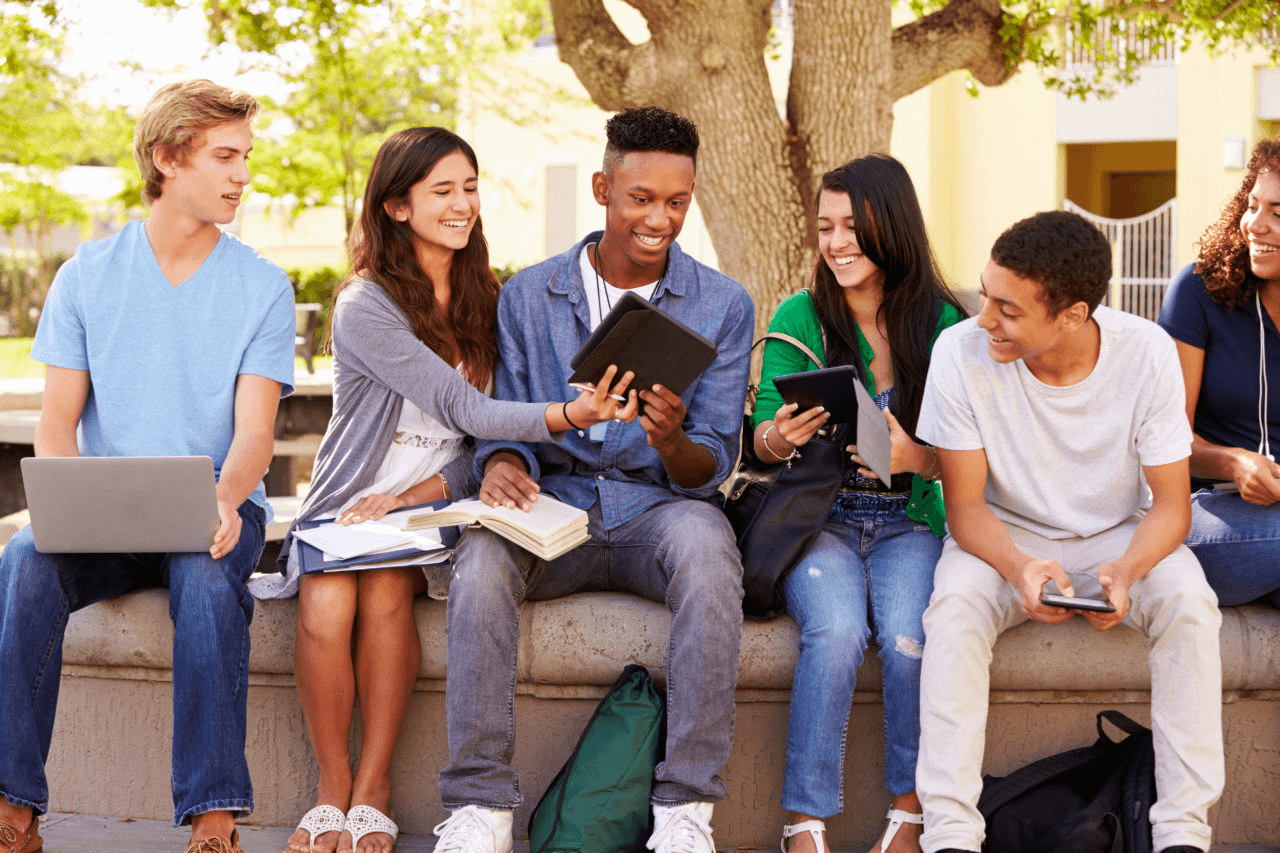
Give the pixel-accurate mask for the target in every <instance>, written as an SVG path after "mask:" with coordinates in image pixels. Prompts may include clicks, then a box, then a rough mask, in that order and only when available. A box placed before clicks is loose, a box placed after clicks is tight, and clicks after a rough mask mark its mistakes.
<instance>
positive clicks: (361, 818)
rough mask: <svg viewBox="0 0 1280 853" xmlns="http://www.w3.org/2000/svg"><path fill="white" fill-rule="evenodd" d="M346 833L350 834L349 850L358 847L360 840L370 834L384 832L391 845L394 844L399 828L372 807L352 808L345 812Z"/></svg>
mask: <svg viewBox="0 0 1280 853" xmlns="http://www.w3.org/2000/svg"><path fill="white" fill-rule="evenodd" d="M346 830H347V832H349V833H351V849H352V850H355V849H356V848H357V847H358V846H359V845H360V839H361V838H364V837H365V836H366V835H368V834H369V833H371V832H385V833H386V834H387V835H390V836H391V843H392V844H395V843H396V836H397V835H399V834H400V827H398V826H396V825H395V821H393V820H392V819H391V818H389V817H387V816H386V815H384V814H383V813H382V812H380V811H378V810H377V809H375V808H374V807H373V806H352V807H351V811H349V812H347V825H346Z"/></svg>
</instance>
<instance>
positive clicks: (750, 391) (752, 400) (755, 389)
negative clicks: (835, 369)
mask: <svg viewBox="0 0 1280 853" xmlns="http://www.w3.org/2000/svg"><path fill="white" fill-rule="evenodd" d="M768 340H775V341H782V342H783V343H787V344H791V345H792V346H793V347H795V348H796V349H798V350H800V352H802V353H804V354H805V356H807V357H808V359H809V360H810V361H812V362H813V363H814V364H815V365H816V366H817V368H818V369H819V370H821V369H822V368H823V367H825V366H826V365H824V364H823V363H822V360H821V359H820V358H818V357H817V356H816V355H814V354H813V350H811V349H809V347H807V346H805V344H804V342H803V341H801V340H800V339H799V338H793V337H792V336H791V335H788V334H787V333H786V332H765V333H764V334H763V335H761V336H760V337H759V338H757V339H756V342H755V343H753V344H752V345H751V352H755V349H756V347H758V346H760V345H761V344H762V343H764V342H765V341H768ZM747 357H748V358H750V357H751V356H750V355H748V356H747ZM759 393H760V383H759V382H752V383H750V384H749V385H747V401H746V414H745V415H743V421H744V423H745V422H746V419H747V418H750V417H751V412H754V411H755V410H756V395H757V394H759ZM747 431H748V432H750V427H748V428H747Z"/></svg>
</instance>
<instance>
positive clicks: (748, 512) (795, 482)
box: [724, 332, 848, 619]
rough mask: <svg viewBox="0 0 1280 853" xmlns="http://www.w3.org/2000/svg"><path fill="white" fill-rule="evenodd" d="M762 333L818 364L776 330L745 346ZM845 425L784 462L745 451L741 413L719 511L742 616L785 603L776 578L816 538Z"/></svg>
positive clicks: (836, 473)
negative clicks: (738, 563)
mask: <svg viewBox="0 0 1280 853" xmlns="http://www.w3.org/2000/svg"><path fill="white" fill-rule="evenodd" d="M769 338H773V339H775V340H780V341H784V342H786V343H789V344H791V345H793V346H795V347H797V348H798V349H799V350H800V351H801V352H803V353H804V354H805V355H807V356H808V357H809V358H810V360H812V361H813V363H814V364H816V365H817V366H818V367H819V368H821V367H822V366H823V365H822V362H821V361H820V360H819V359H818V357H817V356H816V355H814V354H813V352H812V351H811V350H810V349H809V348H808V347H806V346H805V345H804V344H803V343H801V342H800V341H798V340H796V339H795V338H793V337H791V336H790V335H785V334H782V333H780V332H769V333H768V334H766V335H765V336H764V337H762V338H760V340H758V341H756V342H755V343H754V344H752V347H751V348H752V349H753V350H754V349H755V348H756V347H757V346H759V345H760V344H761V343H763V342H764V341H765V340H767V339H769ZM757 390H758V386H752V388H751V389H750V393H749V394H748V405H749V408H751V409H754V408H755V392H756V391H757ZM846 431H847V427H846V425H845V424H840V425H837V426H835V427H833V428H832V430H831V434H830V435H826V436H824V435H823V434H822V433H819V434H818V435H815V436H814V437H813V438H811V439H810V440H809V441H807V442H806V443H805V444H804V446H803V447H800V448H798V449H797V450H796V454H795V455H794V456H793V457H792V458H791V459H788V460H787V461H786V462H783V463H779V464H776V465H764V464H762V463H761V462H760V461H759V460H758V459H757V458H756V456H755V453H754V450H753V449H752V447H753V444H754V442H753V430H752V429H751V423H750V415H747V416H746V417H744V419H743V431H742V459H741V461H740V462H739V464H738V470H737V472H736V473H735V474H734V476H733V478H732V479H731V481H730V486H729V489H728V491H727V493H726V496H725V500H724V513H725V515H726V516H728V518H729V523H730V524H731V525H732V526H733V532H734V536H735V537H736V538H737V542H738V550H739V551H740V552H741V553H742V588H743V597H742V611H743V614H744V615H746V616H748V617H750V618H752V619H772V618H774V617H775V616H778V615H779V614H781V613H782V611H783V610H784V609H785V607H786V602H785V600H784V599H783V596H782V589H781V584H782V579H783V578H784V577H786V575H787V572H789V571H791V569H792V568H793V567H794V566H795V564H796V563H797V562H799V560H800V558H801V557H802V556H804V553H805V551H807V550H808V548H809V546H810V544H812V542H813V540H814V539H815V538H816V537H817V535H818V531H819V530H820V529H821V527H822V522H823V521H824V520H825V519H826V517H827V513H828V512H829V511H830V510H831V503H832V501H834V500H835V496H836V492H837V490H839V488H840V483H841V480H842V479H843V476H844V465H845V460H846V459H847V458H848V454H847V453H845V449H844V448H845V446H846V445H847V444H848V442H847V441H846V440H845V436H846Z"/></svg>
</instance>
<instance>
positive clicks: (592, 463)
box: [475, 232, 755, 530]
mask: <svg viewBox="0 0 1280 853" xmlns="http://www.w3.org/2000/svg"><path fill="white" fill-rule="evenodd" d="M601 236H602V233H601V232H596V233H594V234H590V235H588V236H587V237H586V239H584V240H583V241H582V242H580V243H578V244H577V245H576V246H574V247H573V248H572V249H570V250H569V251H568V252H565V253H564V254H562V255H558V256H556V257H554V258H549V259H548V260H546V261H543V262H542V263H540V264H538V265H537V266H533V267H530V268H528V269H525V270H522V271H521V272H519V273H517V274H516V275H515V276H513V277H512V279H511V280H510V281H509V282H507V285H506V286H505V287H504V288H503V289H502V296H501V298H500V300H499V302H498V349H499V358H500V361H499V363H498V369H497V375H496V377H495V396H497V397H498V399H501V400H519V401H538V402H541V401H546V402H557V401H561V400H572V399H574V398H575V397H576V396H577V392H576V391H574V390H573V389H571V388H570V387H569V384H568V383H569V375H570V374H571V373H572V372H573V371H572V370H571V369H570V367H569V361H570V359H572V358H573V356H574V354H575V353H577V351H578V349H579V347H581V346H582V344H583V342H584V341H586V339H587V336H588V335H589V334H590V333H591V326H590V324H591V319H590V314H589V310H588V307H587V298H586V295H585V293H584V291H583V283H582V272H581V268H580V266H579V263H578V256H579V254H580V253H581V252H582V249H583V247H584V246H585V245H587V244H588V243H592V242H596V241H598V240H599V239H600V237H601ZM653 303H654V304H655V305H657V306H658V307H660V308H661V309H662V310H663V311H666V312H667V313H669V314H671V315H672V316H673V317H675V318H676V319H677V320H679V321H680V322H682V323H684V324H685V325H687V326H689V327H691V328H693V329H694V330H695V331H697V332H698V333H699V334H701V335H702V336H704V337H705V338H707V339H708V340H710V341H712V342H713V343H715V345H716V350H717V351H716V358H715V361H713V362H712V363H711V366H710V367H708V368H707V369H706V371H705V372H704V373H703V374H702V375H701V376H699V377H698V378H697V379H696V380H694V382H693V384H692V385H690V386H689V387H688V389H686V390H685V392H684V394H683V395H682V397H683V399H684V404H685V408H686V410H687V411H686V414H685V422H684V430H685V433H686V434H687V435H688V436H689V438H691V439H692V440H693V441H695V442H696V443H698V444H700V445H702V446H703V447H706V448H707V449H708V450H710V451H711V454H712V456H714V457H715V463H716V468H715V474H713V475H712V477H711V479H710V480H708V481H707V482H706V483H705V484H703V485H702V486H699V487H698V488H696V489H685V488H681V487H680V486H677V485H675V484H674V483H672V482H671V480H670V478H669V477H668V476H667V472H666V469H665V468H664V467H663V465H662V460H661V459H660V458H659V457H658V453H657V451H655V450H654V449H653V448H652V447H650V446H649V442H648V440H647V438H646V436H645V431H644V428H643V427H641V426H640V423H639V420H638V419H637V421H636V422H635V423H630V424H623V423H617V422H612V421H611V422H609V423H608V425H607V429H606V430H605V435H604V439H603V441H594V440H592V439H591V438H589V437H588V434H587V431H586V430H574V431H570V432H569V433H568V434H567V435H566V436H565V437H564V440H563V441H561V442H559V443H555V444H521V443H519V442H502V441H479V442H477V450H476V456H475V464H476V476H477V477H478V478H483V473H484V465H485V462H486V461H487V460H488V458H489V457H490V456H491V455H492V454H493V453H495V452H497V451H499V450H504V449H505V450H512V451H515V452H517V453H519V454H520V455H521V456H523V457H524V460H525V464H527V465H528V466H529V473H530V474H531V475H532V476H533V478H534V479H535V480H537V481H538V482H539V484H540V485H541V486H542V489H543V491H544V492H546V493H547V494H550V495H551V496H553V497H555V498H557V499H559V500H562V501H564V502H565V503H568V504H572V505H573V506H576V507H579V508H581V509H587V508H589V507H590V506H591V505H592V504H594V503H595V502H596V498H597V496H598V497H599V500H600V510H601V514H602V517H603V519H604V524H605V527H606V529H609V530H612V529H613V528H615V527H617V526H618V525H619V524H623V523H624V522H627V521H629V520H631V519H632V518H634V517H635V516H637V515H639V514H640V513H642V512H644V511H645V510H646V509H648V508H649V507H651V506H654V505H656V504H658V503H661V502H663V501H667V500H671V499H672V497H673V496H683V497H690V498H698V499H706V498H710V497H711V496H712V495H714V494H715V491H716V487H717V486H719V485H720V483H721V482H722V481H723V480H724V479H725V478H726V477H728V476H729V473H730V469H731V468H732V466H733V464H734V462H735V460H736V457H737V453H738V433H739V430H740V429H741V428H742V407H743V402H744V398H745V396H746V388H747V372H748V370H749V364H750V362H749V358H748V352H749V350H750V347H751V335H752V333H753V331H754V323H755V306H754V305H753V304H752V302H751V297H750V296H748V295H747V292H746V291H745V290H744V289H743V288H742V286H741V285H739V284H738V283H737V282H735V281H734V280H733V279H731V278H729V277H727V276H725V275H722V274H720V273H718V272H716V271H715V270H713V269H711V268H710V267H708V266H706V265H705V264H701V263H699V262H698V261H695V260H694V259H693V258H690V257H689V256H688V255H686V254H685V253H684V252H683V251H681V250H680V247H679V246H678V245H676V244H675V243H672V245H671V250H670V253H669V255H668V261H667V273H666V275H665V276H664V277H663V279H662V282H661V284H659V285H658V289H657V290H656V291H655V292H654V295H653Z"/></svg>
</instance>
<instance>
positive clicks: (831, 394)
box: [773, 364, 858, 424]
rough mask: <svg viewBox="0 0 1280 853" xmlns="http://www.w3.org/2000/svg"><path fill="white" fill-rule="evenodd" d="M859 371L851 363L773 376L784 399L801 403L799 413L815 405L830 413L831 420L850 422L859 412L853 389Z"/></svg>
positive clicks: (787, 401) (834, 421)
mask: <svg viewBox="0 0 1280 853" xmlns="http://www.w3.org/2000/svg"><path fill="white" fill-rule="evenodd" d="M857 381H858V374H857V373H856V372H855V371H854V369H853V367H852V366H851V365H848V364H846V365H842V366H840V367H827V368H823V369H822V370H808V371H805V372H804V373H789V374H787V375H786V376H778V377H776V378H775V379H774V380H773V384H774V385H775V386H777V388H778V393H779V394H781V395H782V399H783V402H786V403H799V404H800V408H798V409H796V414H799V413H800V412H803V411H805V410H807V409H812V408H813V407H814V406H822V407H824V408H826V410H827V411H828V412H830V413H831V420H830V421H829V423H837V424H839V423H850V422H852V421H853V420H854V418H856V417H857V416H858V398H857V396H856V392H855V391H854V390H853V386H854V384H856V383H857Z"/></svg>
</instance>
